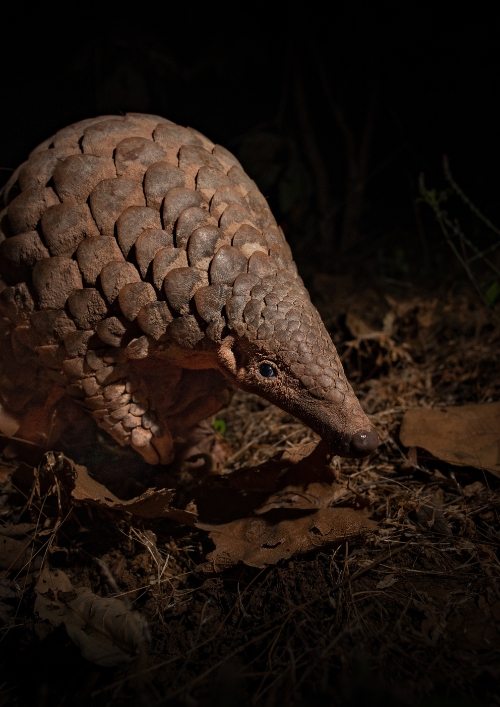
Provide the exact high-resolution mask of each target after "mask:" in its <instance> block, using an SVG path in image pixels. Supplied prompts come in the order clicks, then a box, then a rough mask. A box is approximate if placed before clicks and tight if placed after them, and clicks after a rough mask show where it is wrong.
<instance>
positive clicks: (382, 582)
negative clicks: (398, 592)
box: [377, 574, 398, 589]
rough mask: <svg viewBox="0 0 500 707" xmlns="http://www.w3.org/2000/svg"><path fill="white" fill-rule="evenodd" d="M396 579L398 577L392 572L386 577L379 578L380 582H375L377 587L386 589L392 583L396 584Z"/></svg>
mask: <svg viewBox="0 0 500 707" xmlns="http://www.w3.org/2000/svg"><path fill="white" fill-rule="evenodd" d="M397 581H398V578H397V577H396V575H394V574H388V575H387V577H384V579H381V580H380V582H379V583H378V584H377V589H388V588H389V587H392V585H393V584H396V582H397Z"/></svg>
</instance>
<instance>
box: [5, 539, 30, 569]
mask: <svg viewBox="0 0 500 707" xmlns="http://www.w3.org/2000/svg"><path fill="white" fill-rule="evenodd" d="M32 546H33V540H32V539H31V538H29V539H25V540H16V539H15V538H11V537H9V536H8V535H0V569H2V570H22V569H24V568H25V567H27V566H28V565H29V564H30V562H31V560H32V557H33V549H32Z"/></svg>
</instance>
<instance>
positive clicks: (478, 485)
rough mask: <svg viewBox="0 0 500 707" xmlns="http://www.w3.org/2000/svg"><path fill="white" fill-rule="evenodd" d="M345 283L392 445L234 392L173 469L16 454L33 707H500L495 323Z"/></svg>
mask: <svg viewBox="0 0 500 707" xmlns="http://www.w3.org/2000/svg"><path fill="white" fill-rule="evenodd" d="M337 284H338V283H337V281H336V279H335V278H330V279H329V278H328V277H327V276H322V278H321V281H320V285H319V286H318V288H319V290H318V298H319V300H320V302H319V304H320V308H321V307H322V314H323V317H324V319H325V320H326V321H327V323H328V325H329V326H330V329H331V331H332V336H333V338H334V340H335V343H336V344H337V346H338V348H339V352H340V353H341V356H342V359H343V362H344V365H345V367H346V369H347V372H348V375H349V377H350V380H351V381H352V382H353V385H354V387H355V390H356V392H357V394H358V395H359V396H360V398H361V400H362V404H363V406H364V408H365V410H367V412H368V413H369V415H370V417H371V419H372V421H373V423H374V424H375V426H376V427H377V429H378V431H379V434H380V437H381V440H382V444H381V446H380V448H379V449H378V450H377V452H376V453H374V454H373V455H372V456H371V457H369V458H368V459H365V460H340V459H338V458H335V457H334V458H331V457H330V456H329V455H328V453H327V451H326V450H325V448H324V447H323V445H322V443H321V442H318V439H317V438H316V437H315V436H314V435H313V433H312V432H311V431H310V430H308V429H307V428H305V427H304V426H303V425H302V424H301V423H299V422H297V421H296V420H294V419H293V418H291V417H290V416H289V415H286V414H285V413H283V412H282V411H280V410H278V409H276V408H274V407H273V406H271V405H269V404H267V403H265V402H264V401H261V400H259V399H257V398H255V397H253V396H250V395H248V394H245V393H241V392H239V393H237V395H236V396H235V398H234V399H233V401H232V403H231V405H230V406H229V407H228V408H227V409H226V410H223V411H221V412H220V413H219V414H218V415H217V416H216V418H214V419H213V420H211V421H210V422H211V424H212V425H213V427H214V428H215V429H216V430H217V431H218V432H216V433H215V435H213V434H211V433H210V434H208V433H207V432H206V430H205V432H203V433H201V434H200V438H199V440H198V441H197V444H196V445H195V448H194V454H193V449H191V450H190V451H187V452H186V454H185V455H184V456H183V457H182V462H181V463H180V464H178V465H177V466H176V467H172V468H151V467H139V466H138V465H137V463H136V461H135V460H134V458H133V456H127V454H124V452H123V450H121V449H116V448H114V447H112V445H109V441H106V440H104V439H102V438H99V437H96V438H95V439H92V440H86V446H87V447H92V448H93V449H96V448H99V449H104V451H103V453H102V459H101V460H100V461H99V460H98V462H99V463H98V466H97V467H96V463H95V459H94V460H93V461H92V460H91V462H87V459H86V458H85V455H83V456H82V455H80V456H79V454H78V453H77V450H76V448H72V447H71V446H70V445H69V446H68V445H66V446H65V447H62V448H61V449H60V450H55V451H51V452H46V453H44V454H41V455H40V457H39V458H38V460H36V459H35V460H34V459H33V450H30V452H29V453H26V454H25V455H24V456H23V448H22V446H21V447H18V450H17V456H16V455H15V454H13V453H12V446H11V447H10V448H8V445H7V443H6V445H5V446H6V449H7V456H6V457H5V459H4V461H3V462H2V465H3V466H2V475H1V484H2V485H1V488H0V523H1V524H0V540H1V541H2V542H4V541H6V542H5V546H7V545H10V543H11V541H12V542H14V544H16V543H19V545H15V546H14V545H12V546H11V548H12V549H11V550H9V552H8V553H7V552H3V553H2V563H3V564H2V568H1V571H0V573H1V576H0V602H1V603H0V620H1V621H3V623H4V627H3V632H2V634H1V635H2V642H1V643H2V649H3V650H4V651H5V653H4V654H5V660H4V661H3V663H4V666H5V677H4V676H2V679H1V680H0V683H1V682H2V681H3V682H5V685H6V688H5V689H6V690H8V691H9V692H8V694H9V696H10V697H11V696H12V694H15V696H16V697H15V699H16V704H19V705H24V704H33V703H35V704H36V703H37V702H39V701H40V699H41V698H40V694H42V693H43V694H44V695H49V697H48V698H46V697H44V698H43V699H44V700H45V701H46V703H50V704H52V703H57V704H59V703H61V704H62V703H64V702H70V703H71V704H77V705H79V704H82V705H83V704H85V705H88V704H95V705H108V704H116V705H122V704H123V705H128V704H136V698H137V695H138V694H139V693H140V695H141V700H142V701H143V702H144V704H158V705H160V704H186V705H200V707H202V706H203V705H205V704H206V705H209V704H219V703H222V697H221V695H222V696H223V695H226V694H229V693H230V694H231V699H232V700H233V702H231V704H233V703H234V704H236V703H240V704H242V705H243V704H245V705H246V704H248V705H258V704H266V705H270V706H272V705H288V704H292V705H295V704H296V705H301V706H302V705H309V704H311V705H313V704H318V701H323V702H324V703H325V704H335V705H337V704H346V705H347V704H349V705H350V704H354V703H359V702H361V703H366V702H368V701H373V696H374V695H378V696H379V697H377V699H380V700H382V701H384V702H386V703H387V704H388V705H389V704H394V705H396V704H397V705H399V704H401V705H406V704H408V705H413V704H420V702H421V700H422V699H425V697H426V696H432V695H434V696H444V697H446V696H447V697H448V698H450V699H451V698H453V697H454V696H455V697H457V698H460V699H465V700H469V702H470V703H471V704H475V703H481V704H488V705H490V704H491V705H498V704H499V701H500V698H499V691H498V687H497V686H498V679H499V677H500V670H499V667H498V666H499V665H500V660H499V658H500V591H499V575H500V563H499V560H498V554H497V553H498V541H499V524H498V507H499V503H500V487H499V482H498V480H497V476H496V475H495V473H494V472H495V471H496V469H495V463H496V459H495V460H494V461H495V463H493V464H492V463H491V462H490V461H488V459H490V457H487V458H486V457H485V456H484V454H482V453H481V454H480V453H478V449H487V448H488V444H486V443H485V444H482V445H479V446H478V444H477V440H478V439H479V438H480V436H481V434H482V433H483V432H484V434H486V435H487V434H490V435H493V437H492V439H493V444H494V442H495V438H494V435H495V433H496V432H498V427H497V426H496V424H495V423H494V420H495V415H494V414H493V413H490V412H489V411H491V410H493V411H494V410H495V409H496V407H497V406H498V404H499V403H498V401H499V400H500V380H499V378H500V377H499V376H498V370H499V360H498V359H499V341H500V334H499V330H498V326H497V325H496V324H495V320H494V318H492V317H490V315H488V314H487V313H485V310H484V309H482V308H481V307H479V306H477V305H476V304H475V302H474V300H473V299H472V298H471V297H470V296H469V295H468V294H467V293H466V292H462V293H454V294H452V293H442V294H440V295H439V296H437V295H436V296H434V297H433V298H429V297H428V296H427V295H426V294H420V295H419V294H416V293H415V292H412V293H410V295H411V296H410V295H407V296H405V297H403V296H401V295H400V294H398V293H397V291H395V289H394V288H392V289H391V288H390V287H388V286H384V288H378V289H376V290H373V291H370V292H369V291H368V290H367V291H366V293H365V294H364V295H362V294H359V293H358V292H357V289H356V287H351V290H350V294H349V296H346V297H345V299H344V300H343V299H342V297H336V298H332V297H331V296H330V293H331V292H332V291H334V290H335V288H336V287H337ZM344 284H345V283H344ZM347 289H349V288H347ZM364 297H365V299H363V298H364ZM321 302H323V305H322V304H321ZM464 411H465V412H464ZM433 415H434V416H435V417H433ZM468 415H473V416H474V420H475V422H471V418H470V417H468ZM452 417H453V418H454V420H453V421H452V423H449V420H450V419H451V418H452ZM436 420H437V421H439V424H438V422H436ZM457 420H458V422H457ZM478 420H479V422H478ZM441 421H443V422H442V423H441ZM447 424H451V428H447V427H446V425H447ZM425 425H427V429H428V433H426V434H423V430H424V429H426V428H425ZM474 425H475V426H474ZM478 425H479V427H478ZM447 429H451V432H449V433H447V432H446V430H447ZM221 432H224V436H222V435H221ZM96 434H97V433H96ZM419 435H420V436H419ZM443 439H445V440H447V444H446V445H444V446H443V444H442V442H443ZM484 439H486V438H485V437H483V440H484ZM488 440H489V438H488ZM437 442H439V443H440V444H441V446H439V444H437ZM467 445H469V446H467ZM490 446H491V445H490ZM472 447H474V454H475V455H476V456H475V457H474V459H472V457H468V458H465V457H464V456H462V457H461V458H460V454H461V453H462V454H463V453H464V451H465V452H467V449H469V451H470V449H471V448H472ZM443 449H444V450H445V451H443ZM488 453H489V452H488ZM210 458H211V459H212V462H213V463H208V461H209V459H210ZM491 458H493V457H491ZM457 459H458V461H457ZM117 468H120V469H123V468H127V469H128V470H129V474H128V475H127V480H126V482H124V481H123V479H121V480H120V478H119V476H118V475H117V473H116V469H117ZM96 471H97V472H98V473H96ZM7 560H8V561H7ZM44 582H46V584H44ZM49 584H51V588H50V589H48V588H47V587H48V585H49ZM149 634H150V635H151V641H150V642H149ZM71 646H72V648H71ZM40 649H42V650H40ZM35 655H36V658H34V657H33V656H35ZM14 656H16V658H15V659H14ZM18 656H24V658H23V659H22V660H21V664H22V665H24V666H26V665H29V666H30V671H31V675H32V679H31V680H30V681H29V684H28V683H27V682H26V681H25V680H23V678H22V676H21V672H20V668H19V665H20V661H19V657H18ZM82 656H83V657H82ZM104 666H107V667H104ZM96 670H97V672H96ZM102 671H104V672H102ZM76 676H77V677H76ZM75 681H76V682H75ZM40 690H42V693H41V692H40ZM228 691H229V692H228ZM5 694H7V693H5ZM10 697H9V699H10ZM2 699H3V697H2V695H1V694H0V704H2V702H1V700H2ZM47 700H49V702H47ZM450 704H452V703H450Z"/></svg>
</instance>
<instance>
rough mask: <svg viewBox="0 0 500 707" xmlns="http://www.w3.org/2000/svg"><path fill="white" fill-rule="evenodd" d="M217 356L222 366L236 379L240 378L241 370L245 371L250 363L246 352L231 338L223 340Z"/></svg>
mask: <svg viewBox="0 0 500 707" xmlns="http://www.w3.org/2000/svg"><path fill="white" fill-rule="evenodd" d="M217 356H218V359H219V362H220V363H221V364H222V366H224V368H225V369H226V370H228V371H230V373H232V374H233V376H236V377H238V375H240V376H241V373H242V372H243V371H242V369H245V368H246V367H247V366H248V363H249V361H250V359H249V357H248V354H247V352H246V351H245V350H244V349H243V348H242V347H241V346H240V345H239V344H238V340H237V339H235V338H234V337H233V336H227V337H226V338H225V339H223V341H222V343H221V345H220V347H219V351H218V354H217Z"/></svg>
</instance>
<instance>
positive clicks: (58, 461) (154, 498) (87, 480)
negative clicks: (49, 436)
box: [47, 452, 197, 525]
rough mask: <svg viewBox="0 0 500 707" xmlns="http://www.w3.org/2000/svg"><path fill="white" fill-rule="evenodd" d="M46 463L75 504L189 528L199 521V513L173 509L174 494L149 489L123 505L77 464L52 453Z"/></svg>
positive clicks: (123, 502) (168, 490)
mask: <svg viewBox="0 0 500 707" xmlns="http://www.w3.org/2000/svg"><path fill="white" fill-rule="evenodd" d="M47 459H48V464H47V467H48V468H49V469H50V470H51V471H52V472H53V473H54V475H55V476H57V477H59V478H60V479H61V480H62V481H63V483H64V485H65V487H66V488H67V490H69V491H70V495H71V498H72V499H73V500H75V501H81V502H83V503H90V504H91V505H93V506H99V507H100V508H110V509H113V510H115V511H126V512H127V513H133V514H134V515H136V516H140V517H141V518H172V519H173V520H177V521H179V522H181V523H186V524H187V525H193V524H194V523H195V521H196V519H197V515H196V513H193V512H190V511H181V510H179V509H177V508H172V507H171V506H170V501H171V500H172V498H173V496H174V493H175V491H173V490H170V489H159V490H156V489H153V488H150V489H148V490H147V491H145V492H144V493H143V494H141V495H140V496H136V497H135V498H132V499H130V500H129V501H123V500H122V499H119V498H118V497H117V496H115V495H114V494H113V493H111V491H110V490H109V489H108V488H106V486H104V485H103V484H100V483H99V482H98V481H96V480H95V479H93V478H92V477H91V476H90V475H89V473H88V471H87V469H86V468H85V467H84V466H80V465H79V464H75V463H74V462H72V461H71V460H70V459H67V458H66V457H65V456H64V455H63V454H53V453H52V452H50V453H49V454H47ZM68 486H69V489H68Z"/></svg>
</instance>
